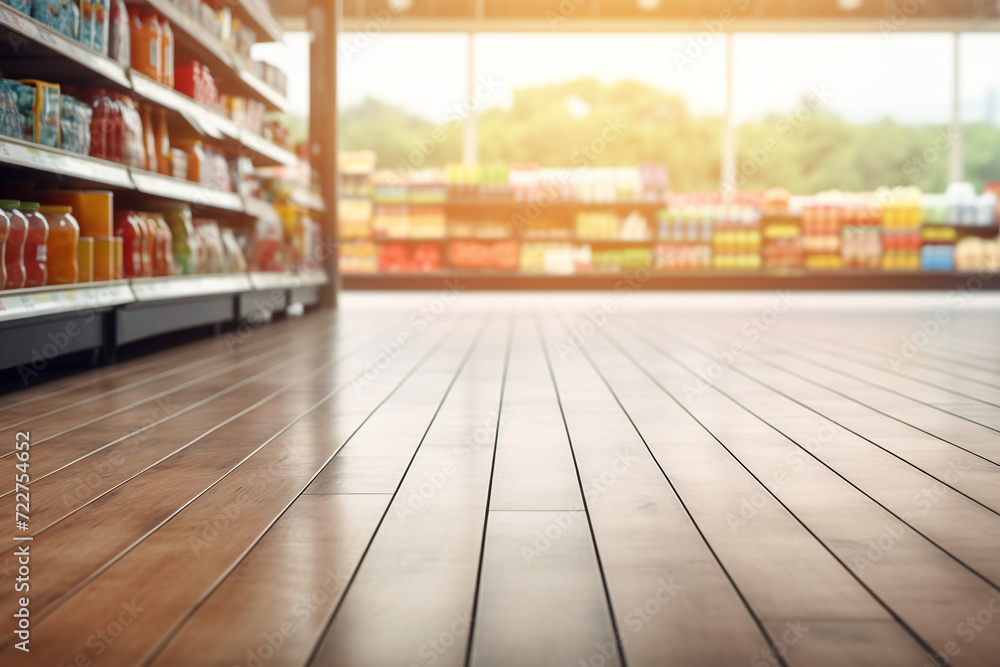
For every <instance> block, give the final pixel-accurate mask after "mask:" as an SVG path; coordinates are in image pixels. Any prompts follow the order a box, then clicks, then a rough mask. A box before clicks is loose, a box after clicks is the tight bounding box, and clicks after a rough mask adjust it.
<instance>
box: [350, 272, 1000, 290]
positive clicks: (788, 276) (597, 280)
mask: <svg viewBox="0 0 1000 667" xmlns="http://www.w3.org/2000/svg"><path fill="white" fill-rule="evenodd" d="M976 280H978V277H977V274H975V273H958V272H939V273H935V272H922V271H921V272H903V271H898V272H888V271H887V272H868V271H838V272H829V273H823V272H818V271H814V272H804V271H799V272H787V273H765V272H761V271H689V272H681V271H677V272H666V271H652V272H643V271H635V272H630V273H624V274H619V273H615V274H611V273H587V274H577V275H565V276H556V275H542V274H535V275H529V274H524V273H520V272H517V271H441V272H439V273H381V274H343V276H342V279H341V285H342V287H343V289H353V290H437V289H443V288H445V287H447V286H448V285H449V284H451V285H453V284H454V283H455V282H458V284H459V285H461V286H462V287H463V288H466V289H472V290H540V289H544V290H582V291H586V290H621V289H634V290H637V291H639V290H692V291H699V290H733V291H753V290H778V289H793V290H824V291H825V290H955V289H960V288H961V287H963V286H966V285H968V284H969V281H976ZM980 283H981V284H982V287H981V288H979V289H989V290H996V289H1000V280H981V281H979V282H976V283H975V284H976V285H978V284H980Z"/></svg>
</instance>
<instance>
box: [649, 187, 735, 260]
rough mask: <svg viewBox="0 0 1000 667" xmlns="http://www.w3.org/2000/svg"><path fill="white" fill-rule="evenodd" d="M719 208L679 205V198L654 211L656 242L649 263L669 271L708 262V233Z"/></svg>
mask: <svg viewBox="0 0 1000 667" xmlns="http://www.w3.org/2000/svg"><path fill="white" fill-rule="evenodd" d="M716 215H719V216H720V217H721V212H719V211H718V209H714V208H713V207H711V206H708V205H695V204H693V203H692V204H689V205H683V204H682V203H681V201H678V202H677V205H672V206H670V207H669V208H667V209H663V210H661V211H659V213H657V220H658V231H659V239H660V241H661V243H660V245H658V246H657V247H656V250H655V252H654V253H653V266H654V267H655V268H658V269H665V270H673V271H678V270H680V271H696V270H699V269H708V268H711V266H712V235H713V222H714V220H715V216H716Z"/></svg>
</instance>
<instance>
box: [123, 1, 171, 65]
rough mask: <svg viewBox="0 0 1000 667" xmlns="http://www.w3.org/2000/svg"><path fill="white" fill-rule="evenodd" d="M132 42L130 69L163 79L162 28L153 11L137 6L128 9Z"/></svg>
mask: <svg viewBox="0 0 1000 667" xmlns="http://www.w3.org/2000/svg"><path fill="white" fill-rule="evenodd" d="M128 24H129V32H130V41H131V44H132V48H131V50H132V69H134V70H136V71H137V72H139V73H140V74H144V75H146V76H148V77H149V78H150V79H153V80H154V81H162V80H163V63H162V60H161V56H162V51H163V46H162V43H163V29H162V28H161V27H160V22H159V21H158V20H157V18H156V14H155V13H153V12H141V11H140V9H139V7H138V6H135V5H132V6H130V7H129V9H128Z"/></svg>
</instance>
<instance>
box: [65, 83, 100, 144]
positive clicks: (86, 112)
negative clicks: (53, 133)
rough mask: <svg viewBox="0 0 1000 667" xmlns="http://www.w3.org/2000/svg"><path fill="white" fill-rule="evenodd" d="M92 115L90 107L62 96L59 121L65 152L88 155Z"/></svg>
mask: <svg viewBox="0 0 1000 667" xmlns="http://www.w3.org/2000/svg"><path fill="white" fill-rule="evenodd" d="M93 114H94V111H93V109H91V108H90V105H89V104H87V103H85V102H81V101H80V100H78V99H76V98H75V97H70V96H69V95H63V96H62V115H61V117H60V119H59V124H60V130H61V132H62V137H61V140H62V147H63V148H64V149H65V150H68V151H72V152H73V153H79V154H80V155H89V154H90V121H91V119H92V116H93Z"/></svg>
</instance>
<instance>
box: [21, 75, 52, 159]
mask: <svg viewBox="0 0 1000 667" xmlns="http://www.w3.org/2000/svg"><path fill="white" fill-rule="evenodd" d="M20 83H21V84H23V87H22V89H21V92H22V95H21V97H22V99H21V101H20V103H19V104H18V107H19V108H20V110H21V113H22V114H24V113H25V110H26V109H30V112H29V113H30V116H29V117H30V118H31V120H32V124H33V125H32V136H33V138H34V141H35V143H38V144H42V145H45V146H51V147H53V148H58V147H59V129H60V128H59V125H60V123H59V116H60V114H61V113H62V108H61V107H62V104H61V102H60V94H59V84H57V83H47V82H45V81H38V80H37V79H23V80H22V81H21V82H20ZM29 99H30V106H29V105H28V101H29Z"/></svg>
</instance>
